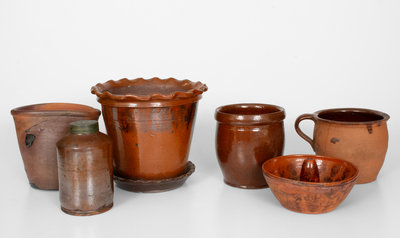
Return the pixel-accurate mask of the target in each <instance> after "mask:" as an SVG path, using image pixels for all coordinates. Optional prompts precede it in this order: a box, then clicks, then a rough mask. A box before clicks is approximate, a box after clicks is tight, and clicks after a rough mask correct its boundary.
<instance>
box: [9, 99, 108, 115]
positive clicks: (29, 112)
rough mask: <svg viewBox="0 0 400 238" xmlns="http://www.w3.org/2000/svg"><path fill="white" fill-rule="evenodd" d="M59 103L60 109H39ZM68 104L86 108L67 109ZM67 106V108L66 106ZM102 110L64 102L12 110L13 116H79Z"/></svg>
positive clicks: (39, 104) (95, 113) (97, 113)
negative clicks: (39, 108)
mask: <svg viewBox="0 0 400 238" xmlns="http://www.w3.org/2000/svg"><path fill="white" fill-rule="evenodd" d="M56 104H57V105H59V106H60V110H54V109H53V110H37V109H34V108H35V107H37V106H42V105H56ZM68 106H78V107H80V108H82V109H84V110H73V109H67V108H68ZM64 107H65V108H64ZM100 114H101V111H100V110H98V109H96V108H94V107H91V106H88V105H84V104H79V103H64V102H51V103H38V104H30V105H25V106H20V107H16V108H14V109H12V110H11V115H12V116H77V117H85V116H88V115H97V116H100Z"/></svg>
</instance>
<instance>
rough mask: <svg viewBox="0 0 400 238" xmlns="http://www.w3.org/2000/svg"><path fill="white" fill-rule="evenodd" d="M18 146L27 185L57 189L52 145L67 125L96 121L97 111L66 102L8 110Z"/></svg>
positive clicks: (64, 131) (55, 160)
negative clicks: (80, 121)
mask: <svg viewBox="0 0 400 238" xmlns="http://www.w3.org/2000/svg"><path fill="white" fill-rule="evenodd" d="M11 114H12V115H13V118H14V122H15V128H16V131H17V138H18V145H19V149H20V152H21V156H22V159H23V161H24V167H25V171H26V174H27V176H28V179H29V183H30V184H31V186H32V187H34V188H39V189H46V190H47V189H50V190H54V189H58V173H57V152H56V143H57V141H58V140H60V139H61V138H62V137H64V136H66V135H67V134H68V131H69V123H70V122H73V121H78V120H84V119H92V120H97V119H98V118H99V116H100V111H99V110H97V109H94V108H92V107H89V106H85V105H80V104H70V103H46V104H36V105H29V106H24V107H19V108H15V109H13V110H12V111H11Z"/></svg>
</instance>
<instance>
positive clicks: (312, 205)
mask: <svg viewBox="0 0 400 238" xmlns="http://www.w3.org/2000/svg"><path fill="white" fill-rule="evenodd" d="M305 160H311V161H312V160H314V161H315V164H316V165H317V166H318V173H319V182H307V181H301V173H302V167H303V165H304V163H305ZM311 163H312V162H311ZM262 169H263V172H264V177H265V180H266V181H267V183H268V185H269V187H270V189H271V191H272V193H273V194H274V196H275V197H276V198H277V199H278V201H279V202H280V203H281V205H282V206H283V207H285V208H287V209H289V210H292V211H295V212H301V213H313V214H319V213H325V212H329V211H332V210H334V209H335V208H336V207H337V206H338V205H339V204H340V203H341V202H342V201H343V200H344V199H345V198H346V197H347V195H348V193H349V192H350V191H351V189H352V188H353V185H354V184H355V182H356V180H357V176H358V169H357V168H356V167H355V166H354V165H353V164H351V163H349V162H347V161H344V160H340V159H336V158H332V157H325V156H316V155H287V156H281V157H277V158H273V159H270V160H267V161H265V162H264V164H263V166H262Z"/></svg>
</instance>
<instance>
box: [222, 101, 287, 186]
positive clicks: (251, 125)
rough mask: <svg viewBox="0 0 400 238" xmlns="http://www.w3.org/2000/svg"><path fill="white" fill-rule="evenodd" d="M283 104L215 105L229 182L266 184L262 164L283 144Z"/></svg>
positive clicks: (227, 181)
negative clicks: (217, 106)
mask: <svg viewBox="0 0 400 238" xmlns="http://www.w3.org/2000/svg"><path fill="white" fill-rule="evenodd" d="M284 118H285V111H284V109H283V108H281V107H279V106H275V105H268V104H232V105H226V106H222V107H219V108H217V109H216V112H215V119H216V120H217V132H216V151H217V157H218V162H219V165H220V167H221V170H222V173H223V176H224V181H225V183H226V184H228V185H231V186H234V187H239V188H263V187H266V186H267V183H266V182H265V179H264V178H263V174H262V170H261V166H262V163H263V162H264V161H266V160H267V159H270V158H272V157H276V156H280V155H282V152H283V147H284V139H285V135H284V128H283V119H284Z"/></svg>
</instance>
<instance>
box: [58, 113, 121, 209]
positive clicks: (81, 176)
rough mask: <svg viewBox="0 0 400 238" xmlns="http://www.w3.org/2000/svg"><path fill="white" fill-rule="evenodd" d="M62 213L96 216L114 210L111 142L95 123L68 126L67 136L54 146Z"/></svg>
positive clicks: (83, 122)
mask: <svg viewBox="0 0 400 238" xmlns="http://www.w3.org/2000/svg"><path fill="white" fill-rule="evenodd" d="M57 152H58V153H57V155H58V175H59V189H60V202H61V210H62V211H64V212H65V213H68V214H71V215H77V216H86V215H95V214H98V213H102V212H105V211H107V210H109V209H110V208H111V207H112V206H113V194H114V186H113V185H114V184H113V174H112V172H113V166H112V142H111V140H110V139H109V138H108V137H107V136H106V135H105V134H103V133H101V132H99V126H98V123H97V121H94V120H87V121H76V122H72V123H71V124H70V135H68V136H66V137H64V138H63V139H61V140H60V141H59V142H58V143H57Z"/></svg>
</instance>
